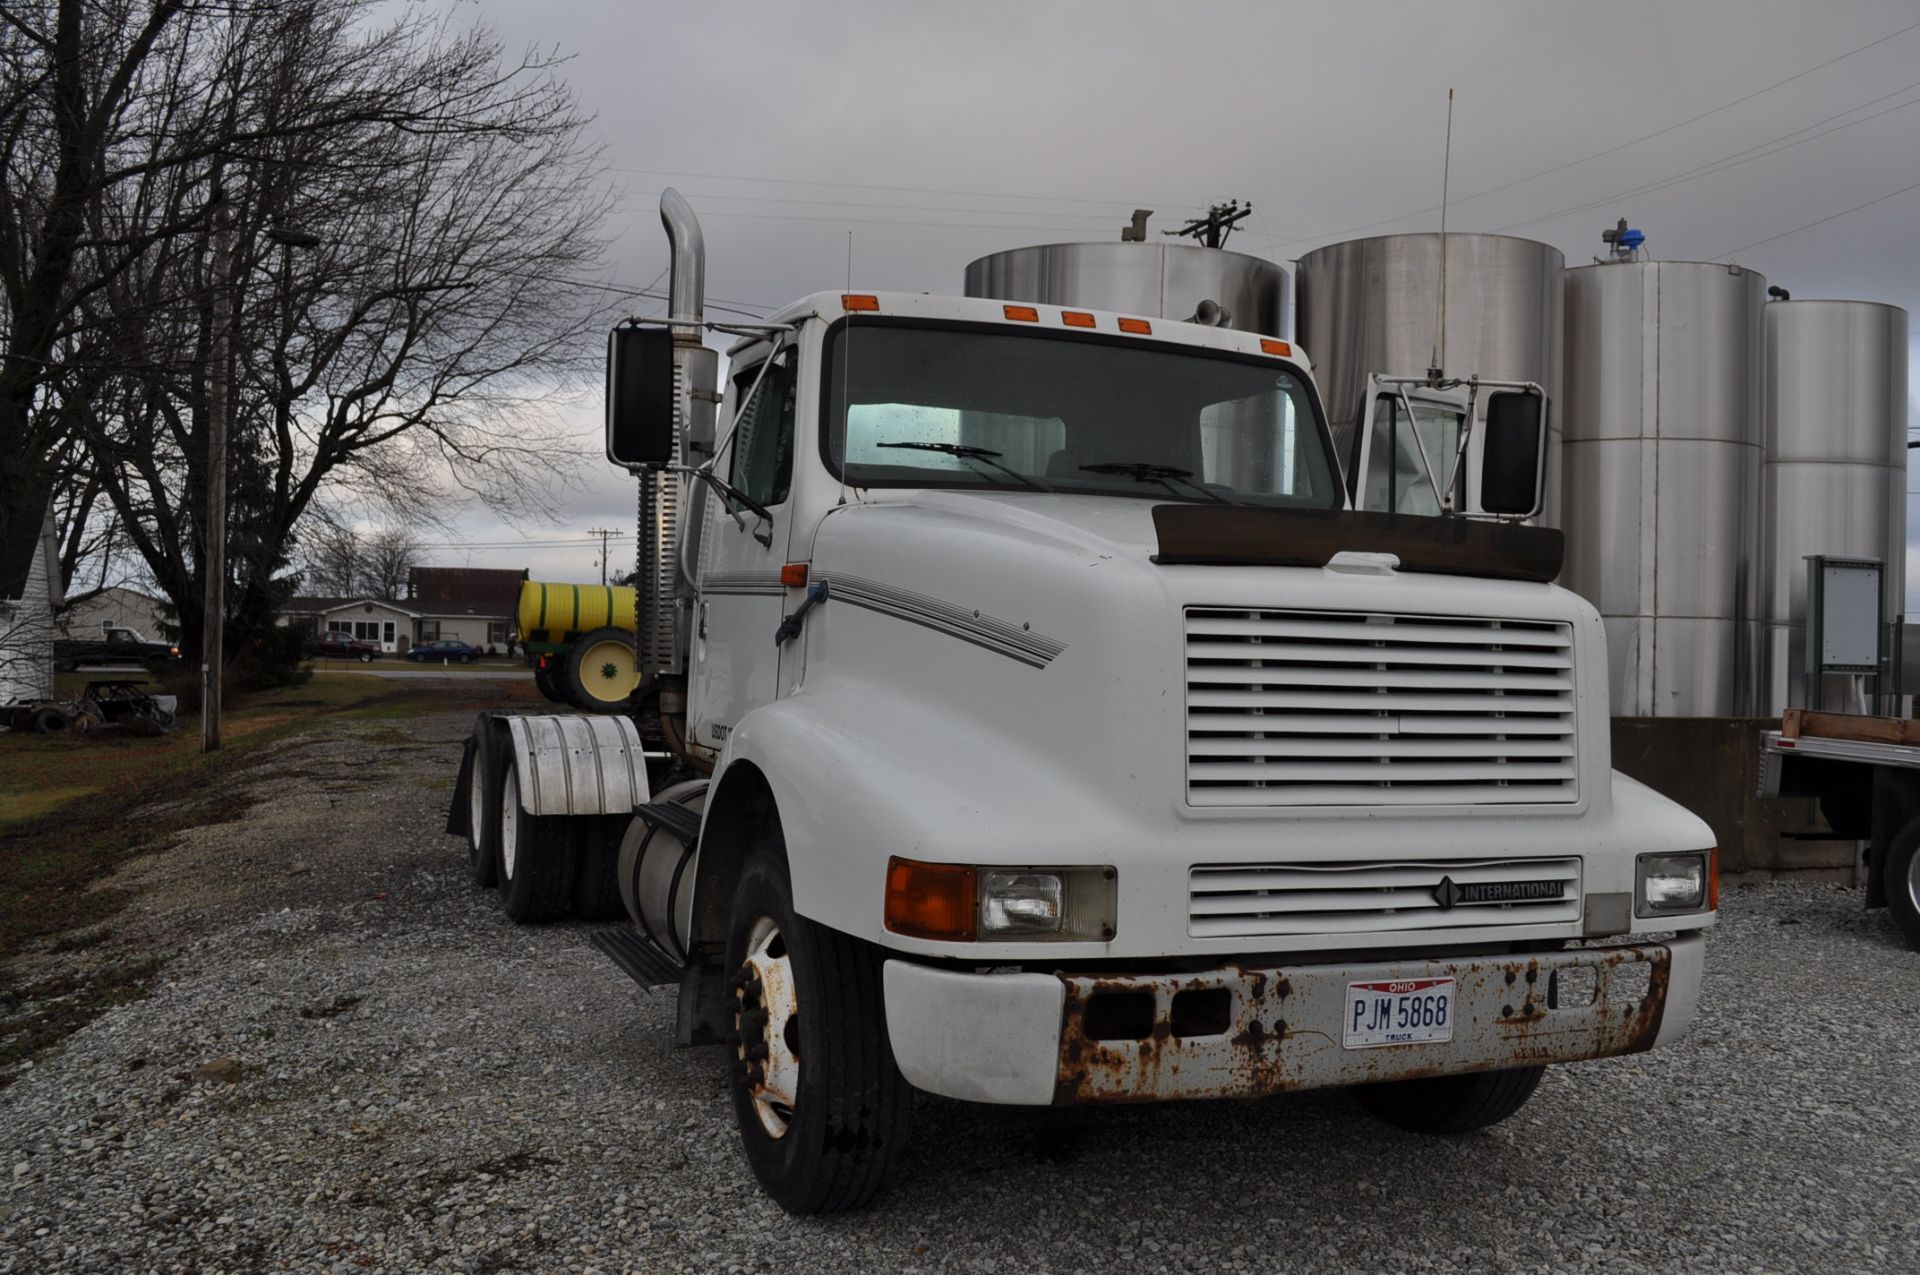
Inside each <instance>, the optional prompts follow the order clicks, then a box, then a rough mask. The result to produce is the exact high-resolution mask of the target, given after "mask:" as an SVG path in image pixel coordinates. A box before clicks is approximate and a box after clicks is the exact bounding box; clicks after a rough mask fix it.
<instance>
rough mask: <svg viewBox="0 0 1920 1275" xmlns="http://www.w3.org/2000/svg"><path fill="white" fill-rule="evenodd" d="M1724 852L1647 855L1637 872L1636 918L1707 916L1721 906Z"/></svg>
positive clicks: (1635, 888)
mask: <svg viewBox="0 0 1920 1275" xmlns="http://www.w3.org/2000/svg"><path fill="white" fill-rule="evenodd" d="M1719 866H1720V852H1719V851H1718V850H1690V851H1688V852H1686V853H1684V854H1643V855H1641V856H1640V858H1639V860H1638V861H1637V864H1636V867H1635V870H1634V909H1633V912H1634V915H1635V916H1667V915H1671V914H1673V913H1677V912H1704V911H1709V910H1711V909H1713V908H1715V907H1717V906H1718V905H1719V902H1720V898H1719V895H1720V876H1719V871H1718V869H1719Z"/></svg>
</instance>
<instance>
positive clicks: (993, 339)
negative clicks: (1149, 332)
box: [823, 321, 1342, 509]
mask: <svg viewBox="0 0 1920 1275" xmlns="http://www.w3.org/2000/svg"><path fill="white" fill-rule="evenodd" d="M825 366H826V369H827V400H826V412H825V414H824V416H823V421H824V430H825V451H826V458H827V463H828V467H829V468H831V469H833V470H835V471H838V472H840V473H841V474H842V476H843V477H844V478H845V479H846V481H847V482H849V483H853V484H856V485H859V486H894V487H900V486H913V487H996V488H1005V489H1011V490H1025V491H1031V490H1041V491H1057V492H1085V493H1097V494H1100V495H1123V496H1145V497H1150V498H1153V499H1157V500H1192V501H1218V502H1222V503H1228V504H1256V505H1270V506H1277V507H1282V508H1320V509H1326V508H1337V507H1338V506H1339V505H1340V504H1341V496H1342V492H1341V487H1340V483H1339V482H1338V480H1337V479H1336V478H1335V476H1334V469H1333V466H1332V463H1331V461H1330V458H1329V454H1328V450H1327V442H1326V434H1325V431H1324V430H1323V429H1322V428H1321V425H1320V421H1319V418H1318V415H1317V413H1316V411H1315V408H1314V404H1313V400H1312V398H1311V397H1310V395H1309V394H1308V391H1307V387H1306V385H1305V384H1304V382H1303V381H1302V379H1301V377H1300V375H1299V373H1298V372H1297V371H1296V370H1295V369H1293V368H1292V367H1290V366H1289V365H1287V364H1285V363H1281V362H1277V361H1274V360H1269V359H1261V358H1256V357H1251V356H1240V355H1231V354H1224V353H1220V352H1217V351H1201V350H1195V351H1193V352H1191V353H1189V352H1186V351H1183V350H1178V349H1173V348H1169V347H1167V346H1150V345H1144V344H1142V343H1139V342H1104V341H1097V340H1089V339H1085V338H1079V339H1072V338H1063V337H1061V336H1052V335H1048V334H1046V333H1044V332H1032V333H1028V332H1009V331H1006V330H1004V329H1001V328H997V327H944V326H934V325H927V324H915V325H905V324H888V323H884V322H872V321H862V322H860V323H858V324H851V325H850V324H841V325H839V326H838V327H836V328H834V329H833V330H832V332H831V333H829V335H828V339H827V351H826V359H825Z"/></svg>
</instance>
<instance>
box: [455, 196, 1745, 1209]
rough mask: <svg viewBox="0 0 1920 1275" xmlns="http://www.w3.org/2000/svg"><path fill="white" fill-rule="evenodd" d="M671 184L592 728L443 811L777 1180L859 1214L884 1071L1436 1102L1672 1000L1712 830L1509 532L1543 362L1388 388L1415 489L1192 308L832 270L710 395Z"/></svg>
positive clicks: (530, 754) (1081, 1091)
mask: <svg viewBox="0 0 1920 1275" xmlns="http://www.w3.org/2000/svg"><path fill="white" fill-rule="evenodd" d="M662 216H663V221H664V222H665V223H666V224H667V226H668V229H669V233H670V235H671V237H672V238H673V240H674V245H675V258H674V264H673V302H672V305H671V307H670V309H671V314H670V317H669V319H668V321H667V322H666V323H664V324H661V325H655V326H648V325H643V324H638V323H636V324H633V325H628V326H623V327H622V328H621V329H619V330H617V331H616V332H615V333H614V335H613V337H612V338H611V342H610V359H609V393H608V453H609V457H610V459H612V460H614V461H616V462H618V463H621V464H625V465H627V466H629V467H631V468H633V469H634V470H635V471H636V472H637V473H639V474H640V475H641V478H640V481H641V484H642V514H643V519H642V532H643V534H644V535H646V536H650V537H651V538H652V539H651V547H650V548H643V555H642V571H641V581H640V584H639V590H640V597H641V609H642V612H643V614H642V617H641V619H640V620H639V622H638V624H637V629H638V663H639V666H640V668H641V669H642V671H643V678H642V682H641V686H640V690H639V691H638V692H637V693H636V695H635V697H634V700H633V711H632V712H631V713H630V714H629V715H627V716H624V717H612V718H608V717H600V718H586V717H564V716H561V717H553V716H549V717H494V716H490V715H489V716H487V717H484V718H483V719H482V720H481V721H480V722H479V723H477V725H476V729H475V732H474V735H473V737H472V739H471V740H470V741H469V747H468V750H467V757H466V760H465V762H464V763H463V767H462V772H461V777H460V782H459V787H458V790H457V793H456V799H455V802H454V808H453V812H452V815H451V817H450V820H449V831H450V832H457V833H464V834H465V835H466V836H467V838H468V845H469V852H470V859H471V862H472V864H473V869H474V875H475V879H476V881H479V882H480V883H482V884H498V885H499V887H500V888H501V890H502V892H503V895H504V897H505V901H506V904H507V908H508V911H509V912H510V913H511V914H513V915H514V916H515V917H516V919H540V918H543V917H547V916H552V915H556V914H558V913H560V912H563V911H565V910H567V907H568V903H569V901H570V900H571V901H572V902H573V904H574V906H575V908H576V910H578V911H581V912H585V913H589V914H599V913H597V912H595V909H600V908H604V907H606V906H607V904H606V898H605V897H604V895H605V894H606V893H607V892H611V894H612V895H614V896H615V897H617V900H618V906H619V907H620V908H621V910H623V911H624V912H625V913H626V915H627V916H628V918H629V919H630V920H631V922H632V926H631V929H627V928H622V929H620V930H617V931H608V932H605V934H604V935H603V936H602V937H601V938H599V939H598V941H600V942H601V944H602V946H603V947H605V948H606V949H607V950H608V951H609V953H610V954H611V955H613V956H614V957H615V958H616V959H617V960H619V961H620V962H621V963H622V965H623V966H624V967H625V968H627V969H628V971H629V972H630V973H632V974H634V976H635V977H636V978H639V979H640V980H641V981H643V982H649V983H673V984H677V986H678V988H679V998H680V999H679V1017H678V1023H679V1029H678V1036H679V1040H680V1043H682V1044H712V1045H718V1046H720V1047H721V1048H722V1049H723V1050H724V1051H725V1052H726V1053H727V1054H728V1056H729V1058H730V1060H731V1067H732V1070H731V1077H732V1079H731V1084H732V1092H733V1096H734V1103H735V1108H736V1113H737V1115H738V1118H739V1120H738V1122H739V1126H740V1131H741V1137H742V1141H743V1144H744V1148H745V1150H746V1153H747V1158H748V1160H749V1162H750V1163H751V1165H752V1167H753V1170H754V1172H755V1173H756V1175H757V1176H758V1177H759V1179H760V1181H761V1182H762V1184H763V1185H764V1186H765V1187H766V1189H767V1190H768V1191H769V1193H770V1194H771V1195H772V1196H773V1197H774V1198H775V1199H776V1200H777V1201H778V1202H780V1203H781V1204H782V1205H783V1206H784V1207H786V1208H788V1209H790V1210H792V1211H795V1212H817V1211H823V1210H834V1209H845V1208H851V1207H857V1206H859V1205H861V1204H863V1203H865V1202H866V1201H867V1200H869V1199H870V1198H872V1196H873V1194H874V1193H875V1192H876V1191H877V1190H878V1189H879V1187H880V1186H881V1185H882V1183H883V1182H884V1180H885V1178H886V1176H887V1174H888V1173H889V1171H890V1170H891V1169H892V1168H893V1167H894V1166H895V1165H896V1164H897V1163H898V1162H899V1160H900V1157H901V1153H902V1151H903V1149H904V1147H905V1145H906V1143H907V1139H908V1136H909V1133H910V1127H911V1124H912V1095H911V1090H913V1089H916V1088H917V1089H921V1090H925V1091H928V1092H931V1093H935V1094H940V1095H944V1096H947V1097H949V1098H956V1099H963V1100H968V1101H976V1102H988V1103H1001V1104H1017V1105H1034V1106H1046V1105H1075V1104H1084V1103H1106V1102H1136V1101H1149V1100H1163V1099H1181V1098H1200V1097H1236V1098H1248V1099H1251V1098H1258V1097H1262V1096H1265V1095H1268V1094H1273V1093H1278V1092H1282V1091H1288V1090H1297V1089H1307V1088H1314V1087H1324V1086H1331V1085H1351V1086H1355V1087H1356V1088H1355V1092H1356V1094H1357V1095H1358V1096H1359V1097H1360V1098H1361V1100H1362V1102H1363V1104H1364V1105H1365V1106H1367V1107H1369V1108H1370V1109H1372V1110H1373V1111H1374V1112H1376V1113H1378V1114H1379V1115H1381V1116H1383V1117H1385V1118H1387V1119H1389V1120H1391V1121H1394V1122H1396V1123H1398V1124H1401V1125H1403V1126H1406V1127H1409V1128H1415V1129H1421V1130H1425V1131H1429V1132H1434V1133H1457V1132H1464V1131H1466V1130H1469V1129H1473V1128H1478V1127H1481V1126H1483V1125H1486V1124H1489V1123H1492V1122H1494V1121H1497V1120H1499V1119H1502V1118H1504V1117H1505V1116H1507V1115H1509V1114H1511V1113H1512V1112H1513V1111H1514V1110H1516V1109H1517V1108H1518V1107H1519V1106H1520V1104H1521V1103H1523V1102H1524V1101H1525V1100H1526V1099H1527V1098H1528V1096H1529V1095H1530V1094H1531V1093H1532V1092H1533V1090H1534V1088H1535V1086H1536V1085H1537V1084H1538V1082H1539V1079H1540V1076H1541V1073H1542V1070H1543V1069H1544V1068H1545V1067H1546V1066H1547V1065H1549V1064H1552V1063H1557V1062H1571V1061H1577V1060H1582V1059H1591V1058H1601V1057H1606V1056H1609V1055H1615V1054H1623V1053H1629V1052H1634V1051H1639V1050H1645V1049H1649V1048H1652V1047H1654V1046H1656V1045H1661V1044H1666V1043H1670V1042H1672V1041H1674V1040H1676V1039H1678V1038H1679V1037H1680V1036H1681V1035H1683V1034H1684V1033H1685V1031H1686V1030H1687V1028H1688V1025H1689V1023H1690V1022H1691V1020H1692V1017H1693V1013H1694V1006H1695V1001H1696V997H1697V994H1698V990H1699V986H1700V976H1701V963H1702V950H1703V937H1702V935H1701V933H1700V932H1701V931H1702V930H1703V929H1705V928H1706V927H1707V926H1709V925H1710V924H1712V922H1713V920H1714V915H1715V911H1714V909H1715V907H1716V893H1717V882H1716V875H1715V874H1716V858H1715V852H1714V849H1713V841H1712V835H1711V833H1710V832H1709V830H1708V829H1707V827H1706V825H1705V824H1704V823H1702V822H1701V821H1700V820H1699V819H1697V818H1695V817H1694V816H1693V815H1691V814H1689V813H1687V812H1686V811H1685V810H1683V809H1681V808H1680V807H1679V806H1677V805H1675V804H1673V803H1672V802H1669V801H1667V800H1666V799H1664V798H1662V797H1660V796H1658V795H1657V794H1655V793H1653V792H1651V791H1650V790H1648V789H1646V788H1644V787H1642V786H1641V785H1639V784H1636V783H1634V782H1633V781H1631V780H1629V779H1627V778H1625V777H1623V776H1621V775H1619V774H1617V773H1615V772H1613V771H1612V769H1611V767H1610V765H1609V756H1608V712H1607V687H1606V674H1605V670H1606V658H1605V651H1604V646H1603V642H1604V639H1603V635H1602V630H1601V625H1600V621H1599V618H1598V616H1597V614H1596V613H1595V611H1594V609H1593V608H1592V607H1591V606H1590V605H1588V604H1587V603H1586V602H1585V601H1583V600H1581V599H1580V598H1578V597H1576V596H1575V595H1573V594H1571V593H1569V592H1567V591H1565V590H1563V589H1560V588H1558V587H1556V586H1555V585H1553V584H1552V582H1551V581H1552V579H1553V576H1554V575H1555V574H1556V573H1557V571H1558V567H1559V552H1560V550H1559V545H1560V541H1559V533H1558V532H1556V531H1553V530H1550V529H1545V528H1539V527H1534V526H1529V525H1526V521H1525V520H1526V519H1527V518H1528V517H1530V516H1531V515H1532V514H1533V513H1534V512H1535V511H1536V510H1537V508H1538V504H1539V494H1540V473H1541V470H1542V468H1543V459H1542V457H1543V453H1544V450H1545V447H1544V429H1545V423H1544V422H1545V411H1544V409H1545V406H1546V405H1545V404H1544V401H1543V399H1542V396H1540V395H1539V393H1538V388H1537V387H1527V386H1519V385H1510V386H1492V385H1490V384H1488V383H1477V384H1476V383H1472V382H1471V381H1470V380H1469V381H1468V382H1455V383H1451V384H1447V383H1442V382H1441V381H1440V380H1439V378H1434V383H1433V384H1429V385H1425V386H1424V387H1422V386H1416V385H1411V384H1403V385H1396V386H1392V387H1390V388H1389V389H1388V390H1386V391H1383V395H1382V397H1384V398H1391V399H1392V400H1393V402H1394V405H1395V406H1396V407H1401V406H1406V407H1409V408H1416V407H1417V406H1419V405H1422V404H1424V405H1425V406H1427V407H1429V408H1435V409H1436V410H1437V409H1438V407H1440V406H1444V405H1445V404H1447V403H1453V404H1456V405H1464V410H1463V412H1462V414H1461V415H1460V417H1459V419H1458V420H1456V421H1455V422H1454V432H1453V433H1452V434H1444V436H1443V435H1442V434H1436V435H1434V437H1435V438H1436V439H1437V440H1439V441H1440V442H1442V443H1444V444H1445V445H1447V446H1450V447H1451V448H1452V449H1453V457H1452V459H1453V460H1454V461H1455V462H1456V467H1457V469H1458V472H1457V474H1455V476H1453V477H1449V476H1448V475H1450V474H1454V470H1453V469H1447V468H1441V469H1436V468H1434V463H1435V461H1434V457H1433V455H1432V453H1433V451H1434V450H1442V451H1444V450H1445V448H1444V447H1442V448H1439V449H1436V448H1434V447H1430V446H1427V444H1426V440H1425V439H1424V438H1423V439H1421V441H1420V444H1419V445H1418V446H1416V447H1415V448H1414V449H1413V452H1414V454H1416V455H1417V454H1418V453H1419V452H1420V450H1421V448H1422V447H1426V448H1427V460H1426V462H1425V464H1423V466H1422V468H1421V472H1422V473H1423V474H1431V475H1435V476H1438V481H1437V482H1434V481H1433V480H1432V479H1431V478H1430V479H1429V484H1430V486H1429V492H1428V494H1429V495H1430V496H1431V495H1433V493H1434V492H1442V493H1446V494H1444V495H1443V496H1442V497H1441V498H1439V499H1437V500H1436V501H1435V504H1436V505H1437V506H1438V508H1436V509H1434V510H1431V511H1426V510H1412V509H1409V508H1408V507H1407V506H1406V505H1404V504H1402V503H1400V502H1398V501H1394V500H1389V501H1388V503H1386V504H1380V503H1378V502H1377V501H1370V500H1368V499H1367V495H1368V493H1369V492H1371V491H1373V482H1374V480H1373V478H1372V477H1371V473H1372V471H1371V469H1370V468H1369V467H1368V466H1369V464H1370V458H1369V455H1368V450H1367V449H1372V448H1374V447H1375V443H1374V442H1373V439H1372V436H1373V434H1374V428H1373V427H1372V426H1369V428H1368V430H1366V431H1365V433H1366V435H1367V437H1366V438H1363V440H1362V444H1361V445H1362V448H1363V451H1362V454H1361V456H1360V457H1359V459H1358V461H1352V460H1350V462H1349V463H1350V464H1352V465H1357V468H1356V469H1355V470H1354V478H1353V480H1352V481H1353V485H1352V486H1350V485H1349V478H1348V470H1347V469H1346V468H1343V465H1342V463H1341V458H1339V457H1337V456H1336V454H1335V450H1334V447H1333V442H1332V437H1331V435H1330V433H1329V431H1328V428H1327V425H1326V420H1325V413H1324V411H1323V410H1322V407H1321V403H1320V400H1319V396H1318V394H1317V392H1316V390H1315V388H1314V383H1313V378H1312V367H1311V364H1310V362H1309V360H1308V358H1307V357H1306V355H1305V353H1304V352H1302V351H1300V350H1299V349H1297V348H1295V347H1294V346H1292V345H1291V344H1290V343H1288V342H1286V341H1282V340H1278V339H1275V338H1272V337H1265V336H1260V335H1258V334H1253V333H1247V332H1241V331H1236V330H1232V329H1228V328H1221V327H1205V326H1200V325H1198V324H1194V323H1184V322H1176V321H1169V320H1166V319H1164V318H1161V317H1155V316H1135V315H1126V314H1116V313H1109V312H1104V311H1098V310H1091V309H1084V310H1083V309H1077V308H1074V307H1062V306H1055V305H1030V304H1015V303H1004V302H1000V301H993V300H983V299H978V298H956V297H934V296H925V295H910V294H896V293H879V292H872V293H867V292H829V293H820V294H816V295H814V296H811V297H807V298H805V299H803V300H801V301H798V302H796V303H794V304H793V305H790V306H788V307H787V308H785V309H784V310H782V311H780V312H779V313H777V314H776V315H774V316H773V317H772V319H771V320H769V321H768V322H767V323H765V324H757V325H724V328H723V330H728V331H731V332H733V333H734V334H735V335H736V336H737V337H738V338H739V339H738V342H737V344H735V345H734V346H733V348H732V350H731V351H730V352H729V358H728V365H727V374H726V383H725V385H724V387H722V386H720V385H718V384H717V383H716V382H717V378H712V379H708V378H710V377H712V372H711V369H712V367H713V361H712V352H711V351H709V350H706V349H705V348H704V347H703V346H702V345H701V339H702V337H703V336H704V335H705V333H706V332H707V331H709V330H710V329H711V327H713V326H721V325H708V324H706V323H705V321H704V319H703V317H702V315H701V311H700V306H699V294H700V286H701V273H702V271H701V263H700V255H699V251H700V242H699V234H698V227H697V223H695V222H694V221H693V219H692V214H691V210H690V209H687V208H686V206H685V204H684V201H682V200H680V199H679V197H678V196H677V195H674V194H672V193H671V192H669V194H668V196H667V197H665V198H663V201H662ZM1492 393H1498V394H1502V395H1510V396H1511V397H1512V399H1513V402H1514V406H1512V407H1506V406H1496V405H1495V403H1497V402H1498V400H1495V401H1494V402H1481V401H1477V397H1476V396H1485V395H1487V394H1492ZM716 399H717V400H718V401H717V402H716ZM1409 415H1410V418H1411V417H1413V416H1417V415H1418V412H1417V411H1411V412H1410V413H1409ZM1495 419H1497V420H1498V421H1499V422H1500V423H1499V425H1498V426H1497V427H1496V426H1494V425H1493V421H1494V420H1495ZM1379 438H1380V440H1381V442H1380V444H1379V447H1378V451H1377V452H1374V453H1373V454H1374V455H1377V456H1379V457H1380V458H1381V462H1380V463H1383V464H1384V463H1389V461H1390V459H1391V458H1393V457H1397V456H1399V455H1400V454H1401V453H1400V451H1399V444H1400V442H1401V441H1403V440H1402V439H1401V438H1396V437H1395V435H1394V432H1393V427H1392V426H1391V424H1390V423H1387V424H1384V425H1382V426H1381V433H1380V434H1379ZM1395 463H1397V462H1395ZM1397 481H1398V480H1397V479H1394V480H1390V481H1388V482H1386V483H1384V484H1383V485H1382V489H1383V490H1388V491H1391V490H1392V488H1393V483H1394V482H1397ZM1456 484H1457V485H1456ZM1455 491H1457V492H1459V493H1461V495H1460V499H1449V498H1447V495H1450V494H1451V493H1453V492H1455ZM1356 495H1357V496H1358V497H1359V499H1358V502H1357V503H1358V505H1359V508H1356ZM1462 501H1464V506H1463V504H1462ZM596 889H599V890H601V892H602V893H601V895H599V896H597V895H596V894H595V890H596ZM1272 1118H1275V1119H1280V1118H1283V1117H1282V1116H1281V1115H1279V1114H1278V1113H1275V1115H1274V1116H1273V1117H1272Z"/></svg>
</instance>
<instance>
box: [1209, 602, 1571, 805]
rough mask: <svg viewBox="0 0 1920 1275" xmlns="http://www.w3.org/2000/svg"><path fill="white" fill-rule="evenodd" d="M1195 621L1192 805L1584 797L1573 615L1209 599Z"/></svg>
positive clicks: (1457, 802) (1474, 801)
mask: <svg viewBox="0 0 1920 1275" xmlns="http://www.w3.org/2000/svg"><path fill="white" fill-rule="evenodd" d="M1186 623H1187V635H1186V638H1187V668H1186V677H1187V801H1188V803H1189V804H1191V805H1195V806H1313V805H1335V806H1355V805H1414V804H1437V805H1475V804H1498V803H1513V802H1570V801H1573V800H1574V799H1575V796H1576V791H1575V789H1576V785H1575V778H1576V769H1575V750H1574V723H1573V685H1574V683H1573V638H1572V634H1571V632H1570V631H1569V630H1568V627H1567V626H1566V625H1564V624H1559V623H1554V622H1549V621H1538V620H1478V619H1461V618H1457V617H1445V618H1438V617H1425V616H1408V615H1369V614H1364V613H1356V612H1307V611H1241V610H1226V609H1220V608H1200V607H1195V608H1190V609H1188V611H1187V613H1186Z"/></svg>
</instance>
